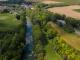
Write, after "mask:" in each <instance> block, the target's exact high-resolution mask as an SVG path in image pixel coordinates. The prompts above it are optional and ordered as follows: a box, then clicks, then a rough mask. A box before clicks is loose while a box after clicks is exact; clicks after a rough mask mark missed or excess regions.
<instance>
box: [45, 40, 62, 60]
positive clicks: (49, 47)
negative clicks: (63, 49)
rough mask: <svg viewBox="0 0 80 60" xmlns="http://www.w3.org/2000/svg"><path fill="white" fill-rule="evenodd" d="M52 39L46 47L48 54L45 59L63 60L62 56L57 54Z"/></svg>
mask: <svg viewBox="0 0 80 60" xmlns="http://www.w3.org/2000/svg"><path fill="white" fill-rule="evenodd" d="M52 44H53V43H52V41H49V43H48V45H47V46H46V47H45V50H46V53H47V54H46V56H45V59H44V60H62V58H61V57H60V55H59V54H57V53H56V52H55V51H54V50H53V48H52V47H53V45H52Z"/></svg>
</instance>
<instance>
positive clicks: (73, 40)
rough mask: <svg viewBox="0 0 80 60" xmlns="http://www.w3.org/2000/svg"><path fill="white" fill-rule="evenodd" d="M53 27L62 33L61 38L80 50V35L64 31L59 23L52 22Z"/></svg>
mask: <svg viewBox="0 0 80 60" xmlns="http://www.w3.org/2000/svg"><path fill="white" fill-rule="evenodd" d="M49 24H51V26H52V27H54V28H55V29H56V30H57V31H58V33H59V34H60V36H61V38H62V39H63V40H64V41H65V42H66V43H67V44H69V45H70V46H72V47H74V48H75V49H77V50H79V51H80V36H78V35H76V34H70V33H67V32H64V30H63V29H62V28H60V27H59V26H58V25H56V24H54V23H52V22H50V23H49Z"/></svg>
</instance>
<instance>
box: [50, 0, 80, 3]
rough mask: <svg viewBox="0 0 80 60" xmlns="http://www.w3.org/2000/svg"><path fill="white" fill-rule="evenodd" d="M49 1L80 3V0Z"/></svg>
mask: <svg viewBox="0 0 80 60" xmlns="http://www.w3.org/2000/svg"><path fill="white" fill-rule="evenodd" d="M51 1H58V2H65V3H67V4H80V0H51Z"/></svg>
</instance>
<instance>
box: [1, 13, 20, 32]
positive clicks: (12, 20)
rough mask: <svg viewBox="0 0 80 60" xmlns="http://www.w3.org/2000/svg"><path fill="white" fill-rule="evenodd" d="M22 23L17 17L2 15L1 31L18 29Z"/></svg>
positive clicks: (7, 14)
mask: <svg viewBox="0 0 80 60" xmlns="http://www.w3.org/2000/svg"><path fill="white" fill-rule="evenodd" d="M20 23H21V21H20V20H17V19H16V16H15V15H13V14H9V13H2V14H0V31H7V30H12V29H15V28H17V26H19V25H20Z"/></svg>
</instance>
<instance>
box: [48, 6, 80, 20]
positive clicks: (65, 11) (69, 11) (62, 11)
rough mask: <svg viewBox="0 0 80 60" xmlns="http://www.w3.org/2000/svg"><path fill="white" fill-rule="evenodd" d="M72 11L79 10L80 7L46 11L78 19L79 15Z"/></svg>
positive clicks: (57, 8)
mask: <svg viewBox="0 0 80 60" xmlns="http://www.w3.org/2000/svg"><path fill="white" fill-rule="evenodd" d="M74 9H80V5H72V6H65V7H55V8H49V9H48V11H51V12H54V13H59V14H65V15H66V16H68V17H72V18H77V19H80V13H78V12H76V11H74Z"/></svg>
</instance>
